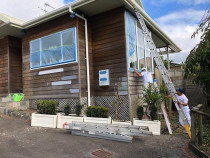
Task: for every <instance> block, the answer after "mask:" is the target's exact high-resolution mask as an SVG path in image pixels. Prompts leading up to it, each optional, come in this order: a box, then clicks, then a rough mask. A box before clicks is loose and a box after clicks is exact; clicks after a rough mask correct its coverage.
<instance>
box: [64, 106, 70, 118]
mask: <svg viewBox="0 0 210 158" xmlns="http://www.w3.org/2000/svg"><path fill="white" fill-rule="evenodd" d="M64 113H65V115H66V116H68V115H69V114H71V105H70V104H66V105H65V106H64Z"/></svg>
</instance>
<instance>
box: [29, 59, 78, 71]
mask: <svg viewBox="0 0 210 158" xmlns="http://www.w3.org/2000/svg"><path fill="white" fill-rule="evenodd" d="M75 63H78V61H73V62H67V63H61V64H55V65H49V66H43V67H37V68H30V70H31V71H33V70H38V69H45V68H50V67H56V66H61V65H67V64H75Z"/></svg>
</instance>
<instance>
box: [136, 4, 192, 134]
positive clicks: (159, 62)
mask: <svg viewBox="0 0 210 158" xmlns="http://www.w3.org/2000/svg"><path fill="white" fill-rule="evenodd" d="M134 11H135V13H136V16H137V18H138V21H139V23H140V25H141V27H142V31H143V35H144V38H145V40H146V42H147V44H148V47H149V49H150V51H151V54H152V55H153V57H154V60H155V62H156V64H157V67H158V69H159V71H160V73H161V75H162V78H163V81H164V82H165V84H166V87H167V88H168V91H169V93H170V95H171V97H172V100H173V102H174V104H175V106H176V109H177V111H178V113H179V115H180V117H181V119H182V120H183V122H184V127H185V129H186V131H187V133H188V135H189V137H190V138H191V132H190V124H189V122H188V120H187V118H186V116H185V114H184V112H183V111H182V109H181V108H179V106H178V99H177V97H176V95H175V94H176V89H175V87H174V85H173V83H172V81H171V79H170V76H169V74H168V72H167V70H166V68H165V66H164V64H163V61H162V59H161V57H160V55H159V53H158V51H157V48H156V46H155V44H154V42H153V40H152V37H151V35H150V33H149V30H148V28H147V26H146V24H145V22H144V19H143V17H142V15H141V13H140V12H139V11H138V10H137V9H136V8H134Z"/></svg>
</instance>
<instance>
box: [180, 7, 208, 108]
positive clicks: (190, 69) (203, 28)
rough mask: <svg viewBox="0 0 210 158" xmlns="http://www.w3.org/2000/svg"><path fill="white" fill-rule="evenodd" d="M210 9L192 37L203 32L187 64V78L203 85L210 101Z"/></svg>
mask: <svg viewBox="0 0 210 158" xmlns="http://www.w3.org/2000/svg"><path fill="white" fill-rule="evenodd" d="M209 14H210V10H207V11H206V13H205V14H204V16H203V18H202V21H201V23H200V25H199V27H198V29H197V30H196V31H195V32H194V33H193V35H192V38H193V37H195V36H196V35H197V34H198V33H201V34H202V36H201V41H200V43H199V44H198V45H196V46H195V47H194V48H193V49H192V50H191V52H190V55H189V56H188V58H187V60H186V65H185V69H184V71H185V78H190V79H192V81H193V82H194V83H196V84H198V85H201V86H203V88H204V92H205V94H206V95H207V98H208V105H209V103H210V102H209V101H210V15H209Z"/></svg>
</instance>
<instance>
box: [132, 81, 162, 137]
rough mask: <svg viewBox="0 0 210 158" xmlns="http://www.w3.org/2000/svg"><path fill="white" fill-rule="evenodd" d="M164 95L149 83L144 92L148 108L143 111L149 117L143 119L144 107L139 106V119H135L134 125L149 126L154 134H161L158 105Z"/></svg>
mask: <svg viewBox="0 0 210 158" xmlns="http://www.w3.org/2000/svg"><path fill="white" fill-rule="evenodd" d="M162 98H163V97H162V95H161V94H160V92H159V90H158V89H157V88H155V87H153V86H152V84H149V85H148V87H147V88H145V87H144V93H143V100H144V102H145V103H147V106H146V109H145V111H144V112H143V113H144V117H145V116H146V117H147V119H143V120H142V117H143V116H142V110H143V108H140V107H138V108H137V115H138V119H137V118H134V119H133V125H134V126H148V128H149V130H150V131H151V132H152V133H153V134H154V135H160V127H161V124H160V121H158V120H156V119H157V107H158V105H160V103H161V100H162Z"/></svg>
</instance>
